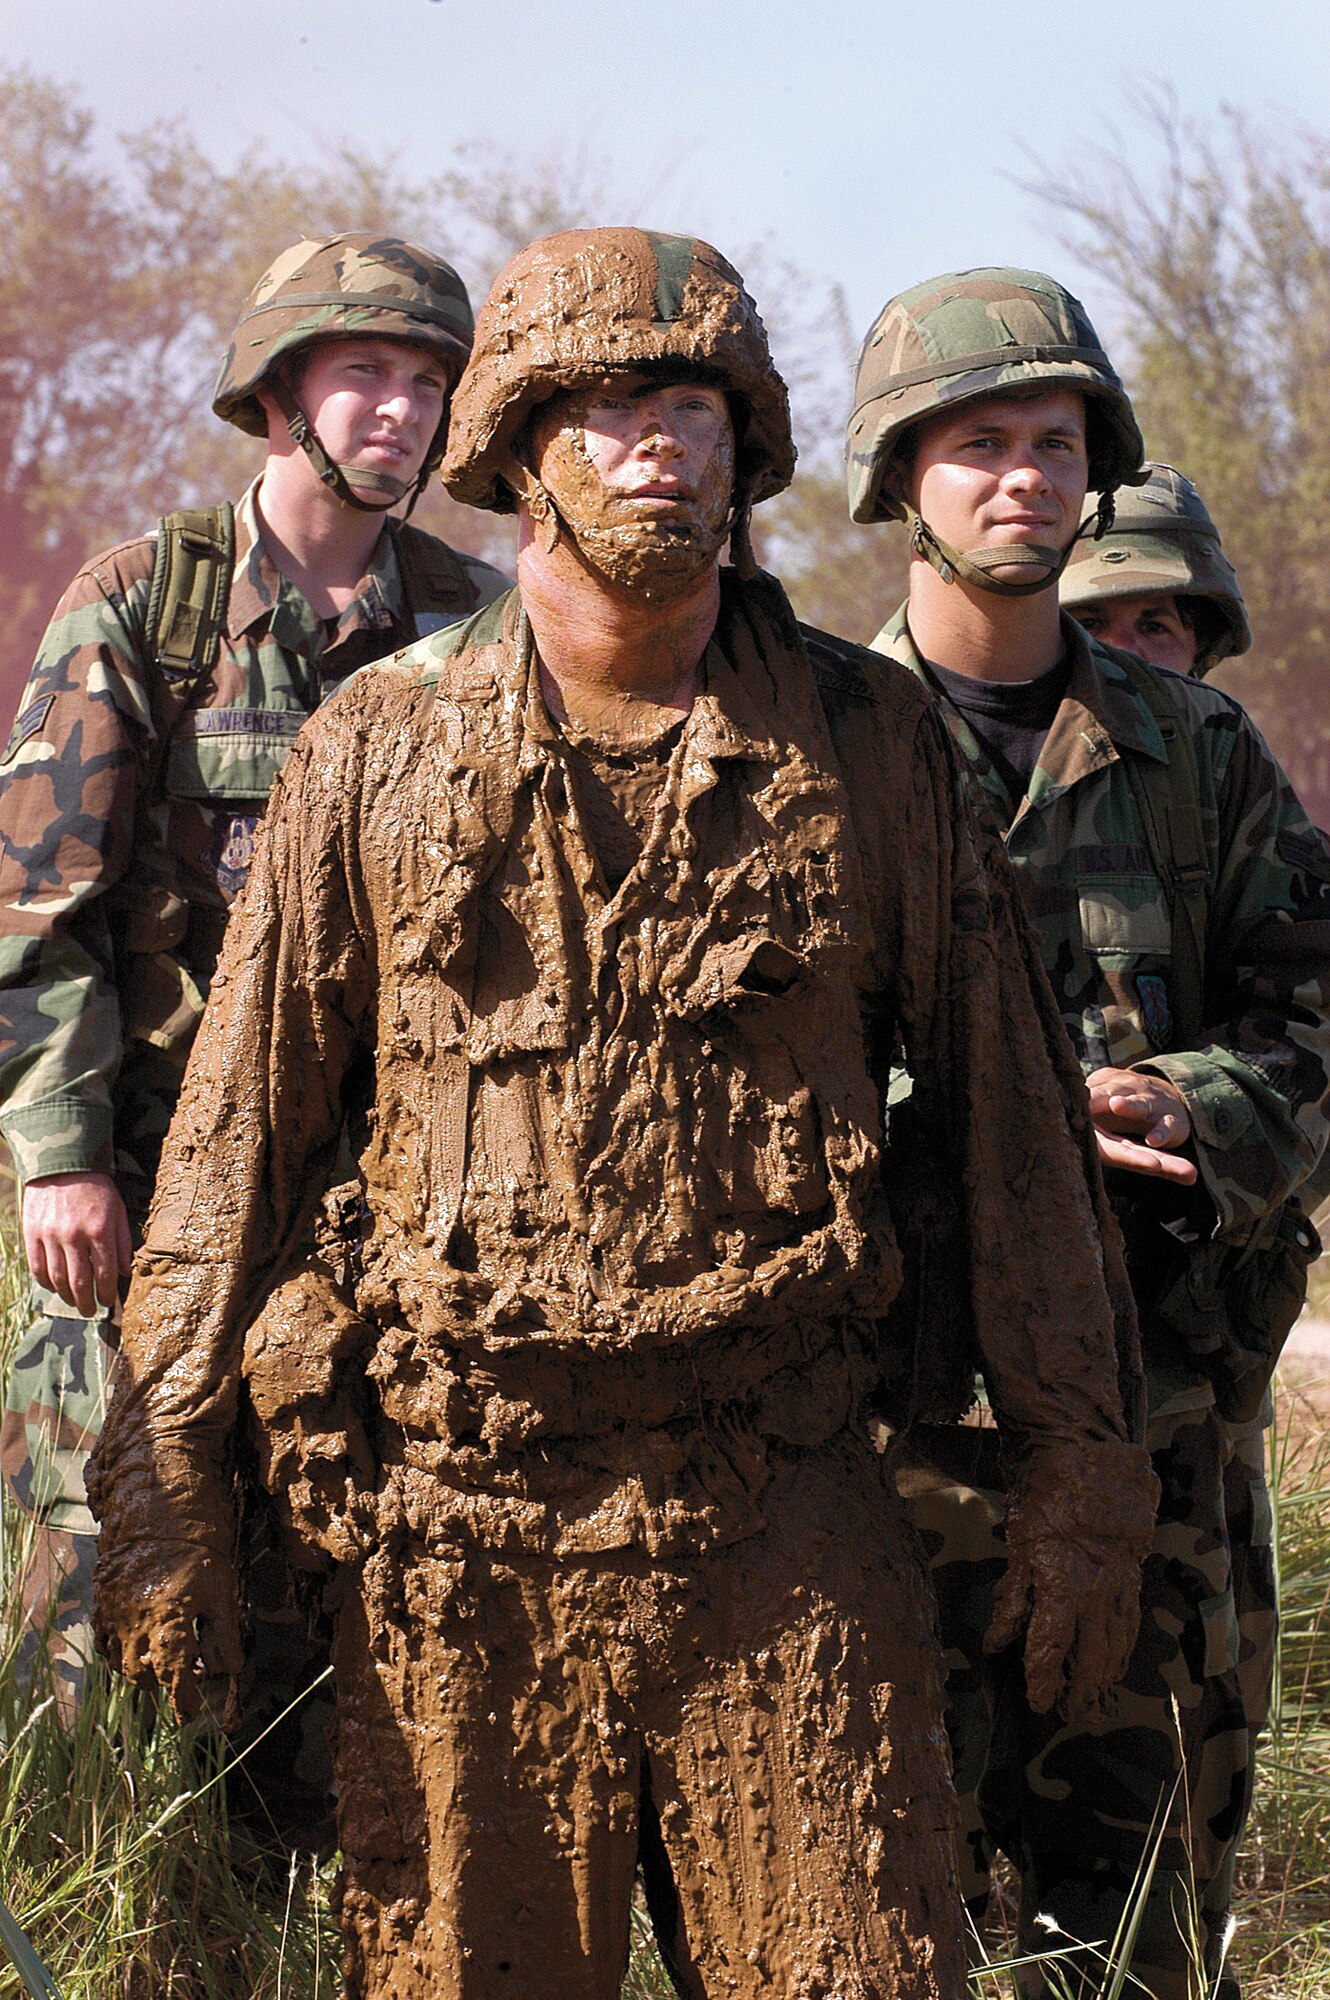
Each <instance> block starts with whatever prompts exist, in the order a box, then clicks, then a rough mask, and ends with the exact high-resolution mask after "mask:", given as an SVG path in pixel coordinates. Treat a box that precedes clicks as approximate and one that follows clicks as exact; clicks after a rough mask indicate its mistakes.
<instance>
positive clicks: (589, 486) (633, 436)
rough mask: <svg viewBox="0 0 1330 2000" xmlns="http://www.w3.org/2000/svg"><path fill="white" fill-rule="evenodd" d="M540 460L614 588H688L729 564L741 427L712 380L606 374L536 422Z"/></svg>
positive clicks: (580, 541) (547, 408) (563, 515)
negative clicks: (723, 555) (723, 560)
mask: <svg viewBox="0 0 1330 2000" xmlns="http://www.w3.org/2000/svg"><path fill="white" fill-rule="evenodd" d="M532 459H533V463H534V469H535V472H536V476H537V478H538V479H539V480H540V483H541V485H542V486H543V487H544V488H545V490H546V492H547V493H548V494H549V495H550V498H551V499H552V500H553V502H554V505H555V507H556V509H557V510H558V514H559V518H560V519H561V521H563V523H564V524H565V525H566V526H567V529H568V532H569V533H570V535H571V536H572V537H573V540H574V541H575V542H576V544H577V547H578V549H579V550H580V551H581V553H582V555H583V557H584V559H585V560H586V561H587V562H588V563H589V564H590V565H591V566H592V567H593V568H594V569H596V570H599V571H600V573H601V574H602V575H603V576H604V577H606V578H608V579H609V580H610V581H611V582H614V583H618V584H626V585H640V586H650V585H652V584H656V585H659V584H661V583H665V582H669V581H673V582H677V583H686V582H688V581H690V580H692V579H693V578H695V577H698V576H701V575H703V574H704V573H705V572H706V570H708V569H709V568H711V567H712V566H713V565H714V564H715V562H716V561H717V559H718V558H719V556H720V552H721V549H722V548H723V547H724V545H725V538H726V535H727V534H728V532H729V525H730V512H731V507H732V505H733V500H734V426H733V423H732V422H731V419H730V411H729V404H728V402H727V400H726V396H725V392H724V391H723V390H722V389H718V388H716V387H715V386H714V385H713V384H712V383H709V382H686V381H684V382H668V381H666V382H662V381H661V380H660V379H659V378H658V377H653V376H646V375H639V374H627V373H625V374H615V375H608V376H606V377H605V378H604V380H603V381H601V382H599V383H596V384H594V385H592V386H591V387H588V388H584V389H573V390H568V391H566V392H564V393H563V394H561V395H558V396H555V397H553V398H552V399H551V401H550V402H548V403H546V404H544V405H543V406H542V408H541V409H540V410H539V411H538V412H537V413H536V419H535V422H534V425H533V428H532Z"/></svg>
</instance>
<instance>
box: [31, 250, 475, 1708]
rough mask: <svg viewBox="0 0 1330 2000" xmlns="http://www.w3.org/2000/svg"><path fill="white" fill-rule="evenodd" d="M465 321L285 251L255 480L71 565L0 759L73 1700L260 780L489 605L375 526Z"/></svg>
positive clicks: (52, 1503)
mask: <svg viewBox="0 0 1330 2000" xmlns="http://www.w3.org/2000/svg"><path fill="white" fill-rule="evenodd" d="M471 333H472V316H471V307H470V303H469V301H468V298H467V295H466V289H465V287H464V286H463V284H462V281H461V279H460V278H459V277H458V276H457V274H456V272H454V271H453V270H452V269H451V268H450V267H449V266H448V265H447V264H444V263H441V262H440V261H439V260H438V259H437V258H435V257H432V256H430V255H429V254H428V253H427V252H425V251H421V250H417V249H415V248H413V247H412V246H411V245H410V244H407V243H403V242H401V241H400V240H398V239H397V238H395V237H390V236H375V235H366V234H361V235H341V236H334V237H331V238H328V239H326V240H325V241H322V242H302V243H297V244H295V245H293V247H292V248H291V249H289V250H287V251H286V252H284V254H283V255H282V256H281V257H279V258H278V259H277V261H276V262H275V263H274V264H273V265H272V266H271V268H270V269H269V270H268V271H266V272H265V273H264V275H263V277H262V278H261V279H260V280H259V283H258V285H257V286H256V287H255V290H254V292H253V293H252V294H251V296H250V298H249V300H248V301H247V302H246V305H245V308H244V310H243V312H242V314H241V316H240V321H239V324H238V325H237V328H236V332H235V336H234V339H233V341H232V344H231V348H230V350H229V352H228V354H227V355H226V358H225V360H224V361H223V364H222V368H221V373H220V376H219V378H218V382H217V387H216V390H215V393H214V398H213V408H214V410H215V411H216V413H217V415H218V416H219V417H222V418H223V419H225V421H227V422H228V423H233V424H235V425H237V426H238V428H239V429H241V430H243V431H247V432H249V433H250V434H251V435H252V436H255V437H265V438H266V439H267V442H268V455H267V459H266V462H265V465H264V468H263V471H262V473H261V474H260V476H259V477H258V478H257V479H256V480H255V482H254V484H253V485H252V486H251V487H250V488H249V489H248V491H247V492H246V493H245V494H244V496H243V498H242V499H241V500H240V501H239V502H238V504H237V505H236V506H235V508H234V510H233V509H232V508H230V507H222V508H218V509H215V510H209V511H207V512H201V513H197V514H192V515H187V516H168V518H167V520H166V522H164V523H163V524H162V525H161V528H160V529H159V532H158V534H157V535H156V536H151V535H148V536H142V537H140V538H138V539H136V540H133V541H130V542H126V543H124V544H122V545H121V546H120V547H118V548H114V549H111V550H108V551H107V552H106V553H105V554H103V555H99V556H96V557H94V558H93V560H92V561H91V562H90V563H89V564H88V565H87V567H86V568H85V569H83V570H82V571H80V573H79V575H78V576H77V577H76V578H75V579H74V581H73V583H72V584H71V585H70V587H69V589H68V591H66V593H65V595H64V597H63V598H62V599H61V602H60V604H59V606H58V607H57V609H56V613H55V616H54V618H53V620H52V622H51V625H50V627H49V629H48V631H47V633H46V636H45V638H44V640H43V642H42V646H41V650H40V652H39V654H38V657H37V662H36V665H35V666H34V668H33V671H32V675H31V678H30V680H29V683H28V687H27V690H26V693H25V695H24V698H23V701H22V703H21V704H20V710H19V715H18V719H17V721H16V722H15V724H14V728H13V732H12V734H11V736H10V739H9V743H8V746H7V748H6V750H5V753H4V757H3V760H0V784H2V789H0V1099H3V1110H0V1130H3V1133H4V1137H5V1139H6V1141H7V1143H8V1145H9V1148H10V1151H11V1153H12V1155H13V1158H14V1163H15V1166H16V1168H17V1173H18V1181H19V1187H20V1199H21V1204H22V1226H23V1242H24V1248H25V1251H26V1254H27V1258H28V1262H29V1266H30V1269H31V1272H32V1278H33V1292H34V1301H33V1305H34V1318H33V1321H32V1324H31V1327H30V1329H29V1331H28V1333H27V1336H26V1338H25V1339H24V1341H23V1343H22V1346H21V1348H20V1350H19V1353H18V1356H17V1359H16V1361H15V1364H14V1368H13V1372H12V1376H11V1379H10V1385H9V1393H8V1401H7V1407H6V1411H5V1417H4V1431H3V1469H4V1477H5V1479H6V1481H7V1483H8V1486H9V1490H10V1493H11V1494H12V1495H13V1496H14V1498H15V1499H16V1500H17V1501H18V1503H19V1505H20V1507H21V1508H22V1509H23V1510H24V1511H25V1512H26V1513H27V1514H29V1515H30V1516H31V1517H32V1519H33V1523H34V1541H33V1551H32V1560H31V1562H30V1564H29V1567H28V1571H27V1575H26V1579H25V1587H24V1594H25V1600H26V1606H27V1611H28V1615H29V1618H30V1620H31V1623H32V1625H33V1627H34V1629H35V1630H37V1631H41V1630H43V1629H44V1628H45V1627H46V1626H47V1623H48V1621H49V1622H50V1623H51V1624H52V1625H53V1626H54V1628H55V1629H56V1630H58V1632H59V1634H60V1638H59V1640H58V1642H56V1643H54V1644H53V1646H52V1652H53V1654H54V1655H55V1657H56V1664H57V1670H58V1673H59V1675H60V1677H61V1680H62V1682H63V1685H64V1687H65V1688H66V1690H67V1699H69V1700H71V1701H72V1700H73V1699H76V1696H77V1689H78V1687H79V1685H80V1683H81V1675H82V1669H83V1662H84V1660H85V1658H86V1657H87V1655H88V1654H89V1652H90V1649H91V1645H90V1634H89V1629H88V1615H89V1613H88V1607H89V1604H90V1601H91V1597H90V1572H91V1565H92V1558H93V1553H94V1550H95V1546H96V1544H95V1532H96V1531H95V1524H94V1522H93V1520H92V1517H91V1515H90V1514H89V1512H88V1508H87V1501H86V1497H85V1493H84V1479H83V1472H84V1464H85V1461H86V1458H87V1455H88V1452H89V1450H90V1448H91V1446H92V1445H93V1443H94V1442H95V1441H96V1438H97V1436H98V1434H99V1432H100V1429H101V1422H102V1410H103V1393H104V1383H105V1377H106V1365H107V1354H108V1349H109V1346H110V1344H111V1343H112V1341H113V1338H114V1335H113V1331H112V1329H113V1323H114V1320H115V1317H116V1301H117V1296H118V1290H119V1284H120V1280H121V1278H122V1276H123V1275H124V1274H125V1273H126V1272H127V1271H128V1268H129V1259H130V1251H131V1245H132V1243H133V1242H134V1241H135V1240H136V1238H137V1236H138V1234H139V1232H140V1231H141V1229H142V1225H143V1221H144V1217H145V1215H146V1213H147V1207H148V1201H149V1198H150V1196H151V1193H152V1188H153V1182H154V1179H155V1176H156V1171H157V1161H158V1155H159V1152H160V1149H161V1144H162V1140H163V1137H164V1136H165V1133H166V1128H167V1125H168V1124H169V1122H170V1117H171V1112H172V1109H173V1107H174V1104H175V1100H176V1096H177V1093H178V1091H179V1088H180V1080H181V1077H182V1074H183V1071H184V1065H185V1059H186V1057H187V1055H188V1053H189V1048H190V1045H191V1043H192V1041H193V1037H194V1031H195V1029H196V1027H197V1025H198V1021H199V1019H200V1016H201V1015H202V1012H203V1004H204V999H205V997H206V994H207V990H208V982H209V978H210V976H211V973H212V969H213V965H214V962H215V960H216V956H217V951H218V948H219V946H220V943H221V937H222V932H223V929H224V926H225V923H226V917H227V911H228V910H229V908H230V906H231V903H232V902H233V901H234V899H235V897H236V896H237V895H238V894H239V891H240V889H241V887H242V886H243V883H244V880H245V876H246V873H247V870H248V867H249V861H250V855H251V853H252V850H253V844H254V835H255V830H256V828H257V826H258V824H259V820H260V818H261V816H262V813H263V808H264V802H265V800H266V798H267V794H268V788H269V786H270V785H271V783H272V781H273V778H274V777H275V776H276V774H277V772H278V770H279V769H280V768H281V766H282V764H283V763H284V762H285V760H286V757H287V755H288V754H289V752H290V749H291V746H292V744H293V742H294V740H295V737H296V734H297V732H298V730H299V729H300V726H301V724H302V723H303V722H304V720H305V718H306V716H307V715H308V714H309V713H310V712H311V710H313V709H315V708H317V706H318V705H319V703H320V702H321V701H322V700H323V699H324V698H325V696H326V695H327V694H328V693H329V692H330V691H331V690H332V689H333V688H335V687H337V686H338V685H339V684H340V683H341V682H342V681H343V680H344V679H345V678H346V677H347V675H348V674H350V673H352V672H354V671H355V669H356V668H357V667H360V666H363V665H364V664H365V663H366V662H368V661H370V660H375V659H378V658H379V657H380V656H381V655H383V654H385V653H390V652H393V651H395V650H396V649H397V648H398V647H400V646H403V645H406V644H408V643H409V642H410V641H412V640H414V639H415V638H417V637H418V636H420V635H421V634H422V633H425V632H429V631H433V630H435V629H436V628H437V627H438V626H440V625H442V624H446V623H448V622H449V621H451V620H452V619H455V618H460V617H464V616H466V615H468V614H469V613H471V612H473V611H475V610H476V609H477V608H478V607H479V606H481V605H483V604H486V603H488V602H489V601H490V600H491V599H492V598H493V597H495V596H496V595H498V594H499V593H500V592H501V591H502V590H504V589H505V588H506V587H507V579H506V578H505V577H503V576H502V575H501V574H500V573H499V572H498V571H496V570H494V569H491V568H490V567H489V565H488V564H485V563H481V562H477V561H475V560H473V559H472V558H471V557H468V556H462V555H459V554H457V553H456V552H455V551H454V550H452V549H450V548H448V547H447V546H446V544H444V543H443V542H440V541H438V540H437V539H436V538H435V537H433V536H430V535H425V534H423V533H421V532H420V531H419V530H418V529H414V528H410V527H406V526H404V525H403V524H402V523H401V522H400V521H397V520H395V519H394V520H391V521H390V520H388V519H387V513H388V510H389V509H390V508H391V507H393V506H395V505H396V504H397V503H398V502H399V501H402V500H404V499H406V498H407V497H408V496H410V497H411V498H412V499H414V497H415V495H416V494H417V493H418V492H419V490H420V488H421V487H422V485H423V484H424V482H425V480H426V479H427V478H428V477H429V475H430V473H431V472H432V471H433V470H434V468H435V467H437V465H438V463H439V461H440V459H441V458H442V456H443V450H444V445H445V442H446V436H447V410H448V403H449V397H450V394H451V390H452V387H453V384H454V383H455V382H456V380H457V377H458V375H459V374H460V372H461V369H462V366H463V364H464V362H465V360H466V357H467V354H468V352H469V349H470V345H471Z"/></svg>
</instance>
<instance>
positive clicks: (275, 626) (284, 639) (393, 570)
mask: <svg viewBox="0 0 1330 2000" xmlns="http://www.w3.org/2000/svg"><path fill="white" fill-rule="evenodd" d="M261 477H262V474H260V475H259V478H261ZM258 486H259V479H258V478H256V479H254V480H253V481H252V482H251V483H250V485H249V486H247V487H246V489H245V491H244V493H243V494H242V495H241V497H240V499H239V500H238V501H237V502H236V509H235V529H236V556H235V569H234V571H233V572H232V576H231V591H230V595H229V597H228V598H227V605H226V630H227V636H228V638H231V639H239V638H241V637H242V636H243V635H244V634H245V633H246V632H248V631H249V630H250V629H251V627H252V626H254V625H256V624H258V623H259V621H260V620H261V619H265V618H267V619H270V620H271V630H272V635H273V638H274V639H275V640H276V641H277V643H278V645H280V646H285V647H289V648H290V649H291V650H292V651H296V652H302V653H309V654H310V655H311V656H313V655H314V654H316V653H318V652H322V651H325V650H327V648H328V646H329V643H330V642H329V640H328V638H327V633H326V628H325V625H324V621H323V619H321V618H320V617H319V616H318V614H317V612H316V611H315V610H314V608H313V606H312V605H311V604H310V602H309V600H308V598H307V597H306V596H305V594H304V592H303V591H301V590H299V589H297V587H296V585H295V584H294V583H292V581H291V579H290V578H289V577H288V576H286V575H285V574H284V572H283V571H282V570H280V569H279V568H278V566H277V564H276V563H275V562H274V561H273V558H272V556H271V554H270V553H269V550H268V546H267V543H266V542H265V541H264V539H263V530H262V528H261V526H260V523H259V512H258V500H257V495H258ZM405 605H406V593H405V590H404V588H403V584H402V572H401V567H400V565H399V563H398V560H397V550H396V547H395V545H394V542H393V538H392V535H391V532H390V531H389V529H388V528H387V526H386V525H385V527H384V530H383V533H382V534H381V535H380V536H379V539H378V541H377V542H376V543H375V544H374V548H373V551H372V553H371V555H370V559H369V564H368V567H367V568H366V570H365V574H364V576H363V577H362V578H361V580H360V582H359V584H358V585H357V586H356V591H355V595H354V596H353V597H352V599H351V601H350V603H349V604H348V605H347V606H346V608H345V610H344V611H343V612H342V613H341V615H340V617H339V618H338V620H337V632H336V636H335V637H334V639H333V640H332V641H331V644H332V645H337V644H338V643H339V642H340V641H341V640H342V639H345V638H348V637H349V636H350V635H351V633H352V632H356V631H361V630H362V629H368V630H370V631H384V632H386V631H389V630H391V629H392V628H393V627H394V626H396V625H399V624H401V623H402V622H403V619H404V616H405Z"/></svg>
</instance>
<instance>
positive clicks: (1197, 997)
mask: <svg viewBox="0 0 1330 2000" xmlns="http://www.w3.org/2000/svg"><path fill="white" fill-rule="evenodd" d="M1115 657H1116V659H1117V662H1118V665H1119V666H1121V667H1124V668H1126V670H1127V672H1128V674H1129V675H1130V678H1131V681H1132V684H1133V686H1134V687H1135V689H1136V692H1137V693H1138V694H1139V695H1140V697H1141V699H1142V700H1143V701H1144V703H1145V705H1146V707H1147V708H1148V709H1149V710H1150V713H1151V715H1153V717H1154V719H1155V721H1156V723H1157V724H1158V725H1159V733H1160V735H1161V736H1162V737H1163V739H1164V750H1165V754H1166V757H1167V762H1166V763H1163V764H1160V763H1157V762H1156V761H1155V759H1154V758H1145V757H1135V756H1131V755H1128V756H1126V757H1124V758H1123V760H1122V761H1123V763H1124V764H1125V765H1126V769H1127V778H1128V781H1129V782H1130V785H1131V788H1132V791H1133V793H1134V795H1135V798H1136V804H1137V808H1138V810H1139V812H1140V815H1141V818H1142V820H1143V821H1144V823H1145V836H1146V839H1147V841H1148V842H1149V845H1150V858H1151V860H1152V861H1153V862H1154V865H1155V870H1156V872H1157V874H1158V876H1159V879H1160V881H1161V882H1162V883H1163V885H1164V893H1165V895H1166V896H1167V897H1168V902H1169V910H1170V912H1171V915H1172V923H1173V939H1172V944H1173V954H1172V957H1173V963H1172V977H1171V979H1170V981H1169V986H1170V997H1171V999H1172V1002H1173V1017H1174V1032H1173V1046H1174V1047H1175V1048H1179V1049H1194V1048H1199V1047H1200V1043H1201V1036H1202V1035H1203V1034H1204V1032H1205V943H1206V928H1207V922H1208V917H1209V890H1210V857H1209V855H1208V853H1207V852H1206V846H1205V826H1204V823H1203V821H1202V818H1201V779H1200V771H1199V768H1198V766H1197V762H1196V745H1195V742H1194V741H1193V739H1192V723H1191V719H1190V717H1189V716H1188V715H1187V713H1186V711H1185V709H1183V707H1182V706H1181V704H1179V703H1177V702H1175V701H1174V700H1173V698H1172V696H1171V694H1170V693H1169V689H1168V682H1167V677H1166V675H1164V674H1163V673H1161V672H1159V671H1158V670H1157V669H1156V668H1154V667H1150V666H1147V665H1146V664H1145V662H1144V661H1143V660H1137V659H1136V657H1135V655H1134V654H1130V653H1118V654H1116V655H1115Z"/></svg>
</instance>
